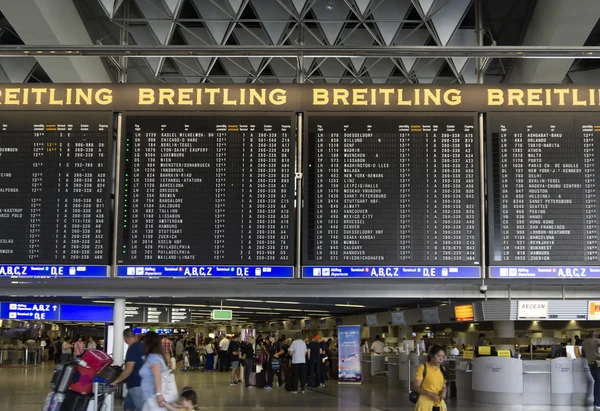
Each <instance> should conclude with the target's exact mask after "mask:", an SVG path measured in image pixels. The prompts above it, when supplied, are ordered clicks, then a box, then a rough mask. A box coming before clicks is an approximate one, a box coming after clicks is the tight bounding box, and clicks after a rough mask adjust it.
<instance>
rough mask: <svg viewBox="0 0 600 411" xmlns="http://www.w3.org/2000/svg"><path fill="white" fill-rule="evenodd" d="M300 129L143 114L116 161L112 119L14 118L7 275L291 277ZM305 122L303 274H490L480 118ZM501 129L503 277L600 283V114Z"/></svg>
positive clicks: (496, 171)
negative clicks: (482, 215) (482, 230)
mask: <svg viewBox="0 0 600 411" xmlns="http://www.w3.org/2000/svg"><path fill="white" fill-rule="evenodd" d="M295 119H296V118H295V117H293V116H291V115H289V114H275V113H274V114H270V113H262V114H256V113H254V114H244V113H235V114H232V113H227V114H225V113H223V114H218V113H217V114H214V113H213V114H210V115H208V114H183V113H182V114H176V113H174V114H164V115H163V114H135V113H132V114H127V115H125V116H124V128H123V130H124V132H123V133H122V136H121V138H120V139H119V140H116V141H119V147H113V137H114V136H113V134H114V133H113V127H114V125H113V121H112V114H111V113H106V112H86V113H65V112H20V113H17V112H15V113H10V115H9V116H5V119H4V121H3V123H2V129H1V130H0V160H1V161H0V221H1V224H2V227H3V230H2V233H1V234H0V263H1V264H2V265H0V275H4V276H21V277H23V276H25V277H53V276H57V277H106V276H108V275H109V271H110V266H111V265H115V266H116V274H115V275H116V276H118V277H179V276H197V277H261V278H275V277H276V278H292V277H293V275H294V262H295V256H294V255H295V252H294V250H295V248H296V247H295V238H296V233H295V231H296V229H295V228H296V218H295V199H294V196H295V184H296V177H295V172H296V159H297V153H296V151H297V150H296V136H295V129H296V127H295V121H296V120H295ZM304 121H305V124H304V129H305V130H306V135H305V136H304V137H305V139H304V141H305V144H304V145H303V147H302V150H303V159H304V160H303V164H302V166H303V171H304V172H303V177H302V184H303V187H304V190H303V193H304V195H303V210H302V226H301V227H302V230H301V231H302V236H301V238H302V244H301V248H302V261H301V263H302V267H303V268H302V275H303V277H305V278H306V277H310V278H333V277H340V278H372V277H375V278H379V277H386V278H388V277H390V278H479V277H480V276H481V275H482V274H483V273H482V269H481V265H482V264H481V241H482V239H481V238H480V237H481V236H480V227H481V225H480V224H481V219H480V194H479V193H480V190H479V187H480V186H479V184H480V175H481V173H480V168H479V166H480V158H479V139H478V130H477V122H476V117H475V115H472V114H465V113H433V114H426V115H425V114H414V113H410V114H409V113H386V114H383V113H379V114H378V113H370V114H365V115H361V116H356V115H349V114H340V113H330V114H322V113H307V115H306V116H305V118H304ZM487 122H488V123H487V136H486V143H485V153H486V156H485V159H484V161H485V169H486V174H487V182H486V184H487V199H486V200H487V210H488V215H487V217H486V220H485V221H487V233H488V235H487V237H488V238H487V240H486V241H485V242H486V244H487V245H488V246H487V253H488V264H489V266H490V268H489V275H490V276H491V277H497V278H528V277H537V278H539V277H541V278H552V277H568V278H590V277H594V278H599V277H600V255H599V253H598V233H599V231H600V218H599V215H598V213H599V211H598V210H599V208H598V207H597V203H596V202H597V198H596V196H597V193H598V183H599V182H600V180H599V179H600V142H599V141H598V136H599V134H600V121H599V120H598V117H597V116H594V115H592V114H587V113H552V114H549V113H547V114H545V113H514V114H507V113H490V114H488V116H487ZM114 153H119V155H118V156H117V157H116V158H118V159H119V164H118V167H117V168H118V184H117V189H116V200H117V201H116V204H117V205H118V207H117V211H116V217H115V218H116V221H114V220H113V218H112V217H111V215H112V212H111V209H112V204H113V197H111V192H112V191H113V188H112V181H113V168H114V167H113V164H114V161H115V160H114V158H115V154H114ZM114 228H116V233H115V232H114ZM115 263H116V264H115Z"/></svg>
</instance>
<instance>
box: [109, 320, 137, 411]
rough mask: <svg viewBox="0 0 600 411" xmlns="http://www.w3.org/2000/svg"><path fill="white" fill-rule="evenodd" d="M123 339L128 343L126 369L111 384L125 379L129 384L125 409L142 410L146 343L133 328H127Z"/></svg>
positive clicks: (128, 410) (124, 404)
mask: <svg viewBox="0 0 600 411" xmlns="http://www.w3.org/2000/svg"><path fill="white" fill-rule="evenodd" d="M123 339H124V340H125V343H126V344H127V346H128V348H127V354H126V355H125V369H124V370H123V372H121V375H119V378H117V379H116V380H115V381H114V382H113V383H112V384H111V385H118V384H120V383H121V382H123V381H125V383H126V384H127V397H126V398H125V401H124V402H123V410H125V411H134V410H137V411H141V410H142V409H143V408H144V400H145V398H144V393H143V392H142V387H141V384H142V379H141V378H140V374H139V373H140V368H142V365H144V359H143V357H144V345H143V344H142V343H141V342H138V340H137V338H136V336H135V334H134V333H133V330H132V329H131V328H127V329H126V330H125V331H123Z"/></svg>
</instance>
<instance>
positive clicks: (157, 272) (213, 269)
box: [117, 265, 294, 278]
mask: <svg viewBox="0 0 600 411" xmlns="http://www.w3.org/2000/svg"><path fill="white" fill-rule="evenodd" d="M117 277H132V278H133V277H213V278H225V277H231V278H237V277H239V278H294V267H281V266H267V267H265V266H247V265H244V266H242V265H236V266H213V265H196V266H118V267H117Z"/></svg>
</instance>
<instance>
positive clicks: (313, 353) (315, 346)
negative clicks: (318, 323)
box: [307, 334, 325, 387]
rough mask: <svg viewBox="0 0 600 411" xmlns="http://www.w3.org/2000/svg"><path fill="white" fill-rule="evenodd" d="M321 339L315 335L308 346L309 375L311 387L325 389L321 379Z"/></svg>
mask: <svg viewBox="0 0 600 411" xmlns="http://www.w3.org/2000/svg"><path fill="white" fill-rule="evenodd" d="M320 339H321V336H320V335H318V334H317V335H315V336H314V338H313V339H312V341H311V342H310V343H309V344H308V349H307V352H308V375H310V382H309V385H310V386H311V387H323V386H324V385H325V384H323V381H322V379H321V354H322V353H323V352H322V351H323V350H321V343H320V342H319V340H320Z"/></svg>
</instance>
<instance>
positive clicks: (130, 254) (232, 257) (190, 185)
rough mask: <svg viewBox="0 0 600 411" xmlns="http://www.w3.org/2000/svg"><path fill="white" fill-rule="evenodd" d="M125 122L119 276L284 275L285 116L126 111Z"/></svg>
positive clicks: (289, 165)
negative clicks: (169, 113) (134, 112)
mask: <svg viewBox="0 0 600 411" xmlns="http://www.w3.org/2000/svg"><path fill="white" fill-rule="evenodd" d="M125 124H126V126H125V130H126V133H125V136H124V137H123V138H122V146H121V150H122V163H121V167H122V172H121V176H122V178H121V182H120V198H122V199H123V204H122V208H121V210H120V219H121V224H119V232H118V238H119V244H118V249H119V255H118V264H121V265H123V266H122V267H120V271H118V272H119V273H122V274H119V275H124V276H127V275H137V276H140V275H141V276H155V275H158V276H161V275H163V276H184V275H198V276H201V275H207V273H209V272H211V273H212V274H213V275H215V273H216V275H219V276H228V275H229V274H231V276H236V275H237V276H254V275H256V276H262V277H268V276H276V275H277V273H280V272H282V271H283V270H282V269H281V268H279V271H278V267H275V268H273V269H271V268H268V267H271V266H289V267H290V269H289V270H287V269H286V270H285V271H286V273H287V271H289V274H290V275H291V274H292V268H291V267H292V266H293V246H292V244H293V238H294V234H293V233H294V218H293V214H294V213H293V207H294V202H293V196H294V171H295V170H294V161H295V148H294V147H295V144H294V138H293V133H294V129H293V128H292V124H293V123H292V116H291V115H290V114H263V115H256V114H254V115H249V114H236V115H233V114H230V115H223V114H202V115H168V114H161V115H148V114H129V115H127V116H126V117H125ZM126 266H129V267H126ZM131 266H139V267H131ZM142 266H143V267H142ZM184 266H186V267H191V266H194V268H193V269H192V268H184ZM229 266H231V267H229ZM233 266H236V267H238V268H235V269H234V267H233ZM239 266H257V267H256V269H255V268H252V269H251V270H247V269H241V268H239ZM258 266H260V267H258ZM223 267H225V268H223ZM208 275H210V274H208ZM208 275H207V276H208Z"/></svg>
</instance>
